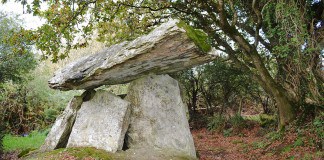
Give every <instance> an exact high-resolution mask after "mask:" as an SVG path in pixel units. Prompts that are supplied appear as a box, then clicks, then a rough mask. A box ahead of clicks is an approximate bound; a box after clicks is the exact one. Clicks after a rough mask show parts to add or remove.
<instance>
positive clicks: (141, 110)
mask: <svg viewBox="0 0 324 160" xmlns="http://www.w3.org/2000/svg"><path fill="white" fill-rule="evenodd" d="M125 100H127V101H129V102H131V104H132V115H131V122H130V126H129V129H128V131H127V143H128V147H129V148H140V147H154V148H159V149H162V150H174V151H176V152H179V151H181V152H182V153H184V154H186V155H189V156H191V157H196V152H195V147H194V142H193V138H192V135H191V133H190V130H189V124H188V120H187V117H186V111H185V105H184V103H183V102H182V99H181V95H180V89H179V85H178V82H177V81H176V80H174V79H173V78H171V77H170V76H169V75H150V76H146V77H144V78H141V79H138V80H135V81H133V82H132V83H131V84H130V87H129V91H128V94H127V96H126V98H125Z"/></svg>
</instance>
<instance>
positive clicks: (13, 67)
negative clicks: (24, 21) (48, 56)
mask: <svg viewBox="0 0 324 160" xmlns="http://www.w3.org/2000/svg"><path fill="white" fill-rule="evenodd" d="M16 19H17V17H10V16H8V15H6V14H4V13H0V40H1V43H0V84H1V83H3V82H5V81H8V80H12V81H15V82H19V81H22V80H23V79H25V78H24V77H25V74H26V73H28V71H30V70H31V69H33V68H35V66H36V60H35V58H34V54H33V53H32V52H31V48H30V46H28V45H26V42H25V39H24V38H23V37H15V36H13V35H17V34H20V31H21V28H20V24H19V22H18V21H17V20H16ZM14 39H17V41H16V44H15V45H12V44H11V43H10V40H14ZM19 48H24V49H23V51H24V52H19V51H18V50H19ZM0 88H1V87H0Z"/></svg>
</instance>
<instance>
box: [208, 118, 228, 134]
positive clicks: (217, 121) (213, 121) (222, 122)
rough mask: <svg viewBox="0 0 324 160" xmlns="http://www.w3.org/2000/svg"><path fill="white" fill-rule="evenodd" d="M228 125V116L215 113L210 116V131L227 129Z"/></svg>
mask: <svg viewBox="0 0 324 160" xmlns="http://www.w3.org/2000/svg"><path fill="white" fill-rule="evenodd" d="M225 126H226V118H225V117H224V116H223V115H218V114H216V115H214V116H212V117H210V118H209V120H208V124H207V129H208V130H209V131H217V132H221V131H223V130H224V129H225Z"/></svg>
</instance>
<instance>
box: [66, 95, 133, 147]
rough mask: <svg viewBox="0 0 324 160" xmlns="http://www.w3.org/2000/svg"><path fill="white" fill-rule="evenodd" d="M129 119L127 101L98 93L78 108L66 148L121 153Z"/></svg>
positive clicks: (128, 104)
mask: <svg viewBox="0 0 324 160" xmlns="http://www.w3.org/2000/svg"><path fill="white" fill-rule="evenodd" d="M129 116H130V103H129V102H127V101H125V100H123V99H121V98H119V97H117V96H115V95H113V94H111V93H109V92H107V91H104V90H99V91H97V92H96V94H95V95H94V97H93V98H92V99H91V100H89V101H87V102H83V104H82V105H81V108H80V110H79V111H78V113H77V117H76V121H75V124H74V126H73V129H72V132H71V135H70V138H69V142H68V144H67V147H95V148H98V149H104V150H106V151H109V152H116V151H117V150H121V149H122V147H123V143H124V137H125V133H126V131H127V129H128V125H129Z"/></svg>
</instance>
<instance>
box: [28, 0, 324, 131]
mask: <svg viewBox="0 0 324 160" xmlns="http://www.w3.org/2000/svg"><path fill="white" fill-rule="evenodd" d="M40 3H41V1H39V0H34V1H33V3H32V4H26V6H27V7H26V8H27V11H30V12H33V13H34V14H35V15H39V16H41V17H43V18H45V19H46V20H47V23H46V24H44V25H43V26H41V27H40V28H39V29H38V30H36V31H33V32H31V31H25V33H26V37H28V38H29V39H30V40H32V41H34V43H35V44H36V45H37V47H38V48H39V49H41V50H42V51H43V52H44V54H43V55H44V56H45V57H46V56H48V55H53V61H57V60H58V59H59V58H64V57H66V56H67V53H68V52H69V50H70V49H71V48H76V47H82V46H84V45H86V44H87V41H85V42H84V41H83V42H82V43H78V42H75V39H77V38H78V37H77V36H76V35H82V36H83V38H84V39H85V40H87V39H90V38H93V37H92V36H91V34H92V31H93V30H95V31H96V33H97V34H98V37H99V39H100V40H102V41H105V42H107V43H108V44H112V43H116V42H119V41H122V40H128V39H132V38H134V37H136V36H137V35H139V34H142V33H145V32H147V31H148V30H150V29H151V28H152V26H154V25H157V24H159V23H161V22H163V21H165V20H167V19H168V18H171V17H173V18H179V19H182V20H184V21H186V22H187V23H188V24H190V25H192V26H194V27H196V28H199V29H202V30H203V31H205V32H206V33H207V34H208V36H209V38H210V45H212V46H213V47H214V48H216V49H217V50H218V51H220V52H224V53H225V54H227V55H228V57H229V58H230V60H231V61H232V62H233V63H234V64H235V65H236V66H237V67H239V68H241V69H242V70H244V71H245V72H250V73H251V75H252V76H253V78H254V79H255V80H256V81H257V82H258V83H259V84H260V85H261V86H262V88H263V89H264V90H265V91H266V92H267V93H268V94H269V95H271V97H272V98H273V99H274V100H275V101H276V104H277V106H278V109H279V118H280V128H282V127H283V126H285V125H286V124H288V123H289V122H291V121H292V120H294V119H295V118H296V116H297V115H296V113H298V112H296V110H300V109H302V108H305V107H307V106H313V107H312V108H313V109H322V108H321V106H323V95H322V94H323V93H324V92H323V81H324V78H323V75H324V74H323V70H322V69H321V68H322V58H323V55H322V53H323V49H322V48H321V47H323V31H324V29H323V28H324V25H323V23H324V22H323V19H324V18H323V16H324V14H323V5H324V4H323V0H321V1H319V0H300V1H293V0H290V1H283V0H275V1H270V0H261V1H256V0H253V1H246V0H244V1H238V0H217V1H214V0H206V1H202V0H175V1H174V0H172V1H171V0H170V1H168V0H165V1H161V0H127V1H124V0H120V1H113V0H108V1H101V0H87V1H68V0H62V1H47V3H48V5H49V8H48V9H47V10H45V11H42V10H40V9H39V6H40ZM273 64H275V65H273Z"/></svg>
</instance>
